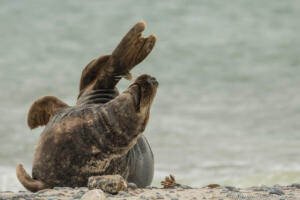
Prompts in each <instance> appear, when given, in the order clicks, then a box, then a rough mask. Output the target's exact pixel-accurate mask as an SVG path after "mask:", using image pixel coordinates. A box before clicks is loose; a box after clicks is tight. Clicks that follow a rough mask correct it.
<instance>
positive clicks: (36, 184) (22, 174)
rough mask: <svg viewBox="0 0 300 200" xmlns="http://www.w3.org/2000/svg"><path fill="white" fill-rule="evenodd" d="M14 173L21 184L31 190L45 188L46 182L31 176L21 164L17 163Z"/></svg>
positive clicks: (35, 190)
mask: <svg viewBox="0 0 300 200" xmlns="http://www.w3.org/2000/svg"><path fill="white" fill-rule="evenodd" d="M16 173H17V177H18V179H19V181H20V182H21V183H22V185H23V186H24V187H25V188H26V189H27V190H29V191H31V192H37V191H39V190H43V189H46V188H47V186H46V184H45V183H43V182H42V181H39V180H34V179H33V178H31V177H30V176H29V175H28V173H27V172H26V171H25V169H24V168H23V166H22V165H21V164H18V165H17V168H16Z"/></svg>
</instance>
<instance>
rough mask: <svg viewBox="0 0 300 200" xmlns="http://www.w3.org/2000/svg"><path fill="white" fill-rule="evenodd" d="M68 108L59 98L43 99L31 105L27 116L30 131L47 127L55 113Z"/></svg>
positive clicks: (48, 97) (45, 97) (49, 97)
mask: <svg viewBox="0 0 300 200" xmlns="http://www.w3.org/2000/svg"><path fill="white" fill-rule="evenodd" d="M68 107H69V106H68V105H67V104H66V103H64V102H62V101H61V100H59V99H58V98H57V97H54V96H44V97H41V98H39V99H38V100H36V101H35V102H33V104H32V105H31V107H30V109H29V112H28V116H27V124H28V126H29V128H30V129H34V128H36V127H38V126H43V125H46V124H47V123H48V121H49V120H50V118H51V117H52V116H53V115H55V113H57V112H58V111H60V110H62V109H65V108H68Z"/></svg>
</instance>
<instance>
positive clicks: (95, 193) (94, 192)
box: [81, 189, 105, 200]
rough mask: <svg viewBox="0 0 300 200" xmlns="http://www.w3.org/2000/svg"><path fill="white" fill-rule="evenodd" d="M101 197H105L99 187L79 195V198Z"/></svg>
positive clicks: (89, 199)
mask: <svg viewBox="0 0 300 200" xmlns="http://www.w3.org/2000/svg"><path fill="white" fill-rule="evenodd" d="M103 199H105V195H104V192H103V191H102V190H99V189H94V190H90V191H88V192H87V193H85V194H84V195H83V196H82V197H81V200H103Z"/></svg>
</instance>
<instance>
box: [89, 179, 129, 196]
mask: <svg viewBox="0 0 300 200" xmlns="http://www.w3.org/2000/svg"><path fill="white" fill-rule="evenodd" d="M88 188H89V189H90V190H92V189H101V190H103V191H104V192H108V193H111V194H117V193H118V192H119V191H121V190H123V191H124V190H126V189H127V182H126V181H125V179H124V178H123V177H122V176H120V175H105V176H91V177H90V178H89V180H88Z"/></svg>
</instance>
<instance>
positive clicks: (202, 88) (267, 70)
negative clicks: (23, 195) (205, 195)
mask: <svg viewBox="0 0 300 200" xmlns="http://www.w3.org/2000/svg"><path fill="white" fill-rule="evenodd" d="M140 20H144V21H145V22H146V23H147V25H148V27H147V30H146V31H145V34H146V35H148V34H150V33H152V32H153V33H155V34H156V35H157V37H158V41H157V44H156V47H155V49H154V50H153V52H152V53H151V55H150V56H149V57H148V58H147V59H146V60H145V61H144V62H143V63H142V64H140V65H139V66H137V67H136V68H135V70H134V71H133V75H134V76H135V77H136V76H138V75H139V74H142V73H149V74H151V75H153V76H155V77H156V78H157V79H158V81H159V82H160V87H159V89H158V93H157V96H156V99H155V101H154V104H153V107H152V113H151V118H150V123H149V125H148V127H147V129H146V131H145V135H146V136H147V137H148V139H149V142H150V143H151V146H152V148H153V151H154V154H155V161H156V163H155V179H154V184H155V185H158V184H159V182H160V180H162V179H163V178H164V176H166V175H168V174H169V173H173V174H174V175H175V177H176V178H177V180H178V181H179V182H181V183H185V184H189V185H192V186H203V185H205V184H210V183H219V184H224V185H236V186H250V185H260V184H268V185H272V184H275V183H279V184H289V183H292V182H300V156H298V154H299V153H300V147H299V146H300V145H299V143H300V133H299V130H300V78H299V76H300V2H299V1H298V0H284V1H283V0H227V1H220V0H206V1H200V0H172V1H138V0H116V1H96V0H89V1H78V0H65V1H58V0H52V1H37V0H35V1H33V0H27V1H14V0H2V1H1V5H0V91H1V93H0V102H1V104H0V112H1V115H0V123H1V126H0V136H1V140H0V190H19V189H22V186H21V185H20V184H19V183H18V181H17V179H16V177H15V166H16V164H17V163H19V162H21V163H24V165H25V167H26V169H27V170H28V171H30V169H31V164H32V159H33V152H34V147H35V144H36V143H37V140H38V137H39V133H40V132H41V131H42V128H40V129H37V130H34V131H30V130H29V129H28V127H27V126H26V115H27V111H28V109H29V106H30V105H31V103H32V102H33V101H34V100H35V99H37V98H38V97H40V96H43V95H48V94H51V95H55V96H57V97H59V98H60V99H62V100H64V101H65V102H67V103H69V104H71V105H73V104H74V103H75V100H76V96H77V94H78V84H79V78H80V74H81V70H82V69H83V67H85V65H86V64H87V63H88V62H89V61H90V60H92V59H93V58H95V57H98V56H99V55H101V54H107V53H110V52H111V51H112V50H113V49H114V47H115V46H116V45H117V43H118V42H119V41H120V39H121V38H122V36H123V35H124V34H125V33H126V32H127V31H128V30H129V28H130V27H131V26H132V25H133V24H135V23H136V22H138V21H140ZM129 84H130V83H129V82H128V81H122V82H121V83H120V85H119V88H120V89H121V90H122V89H125V88H126V87H127V86H128V85H129Z"/></svg>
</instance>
